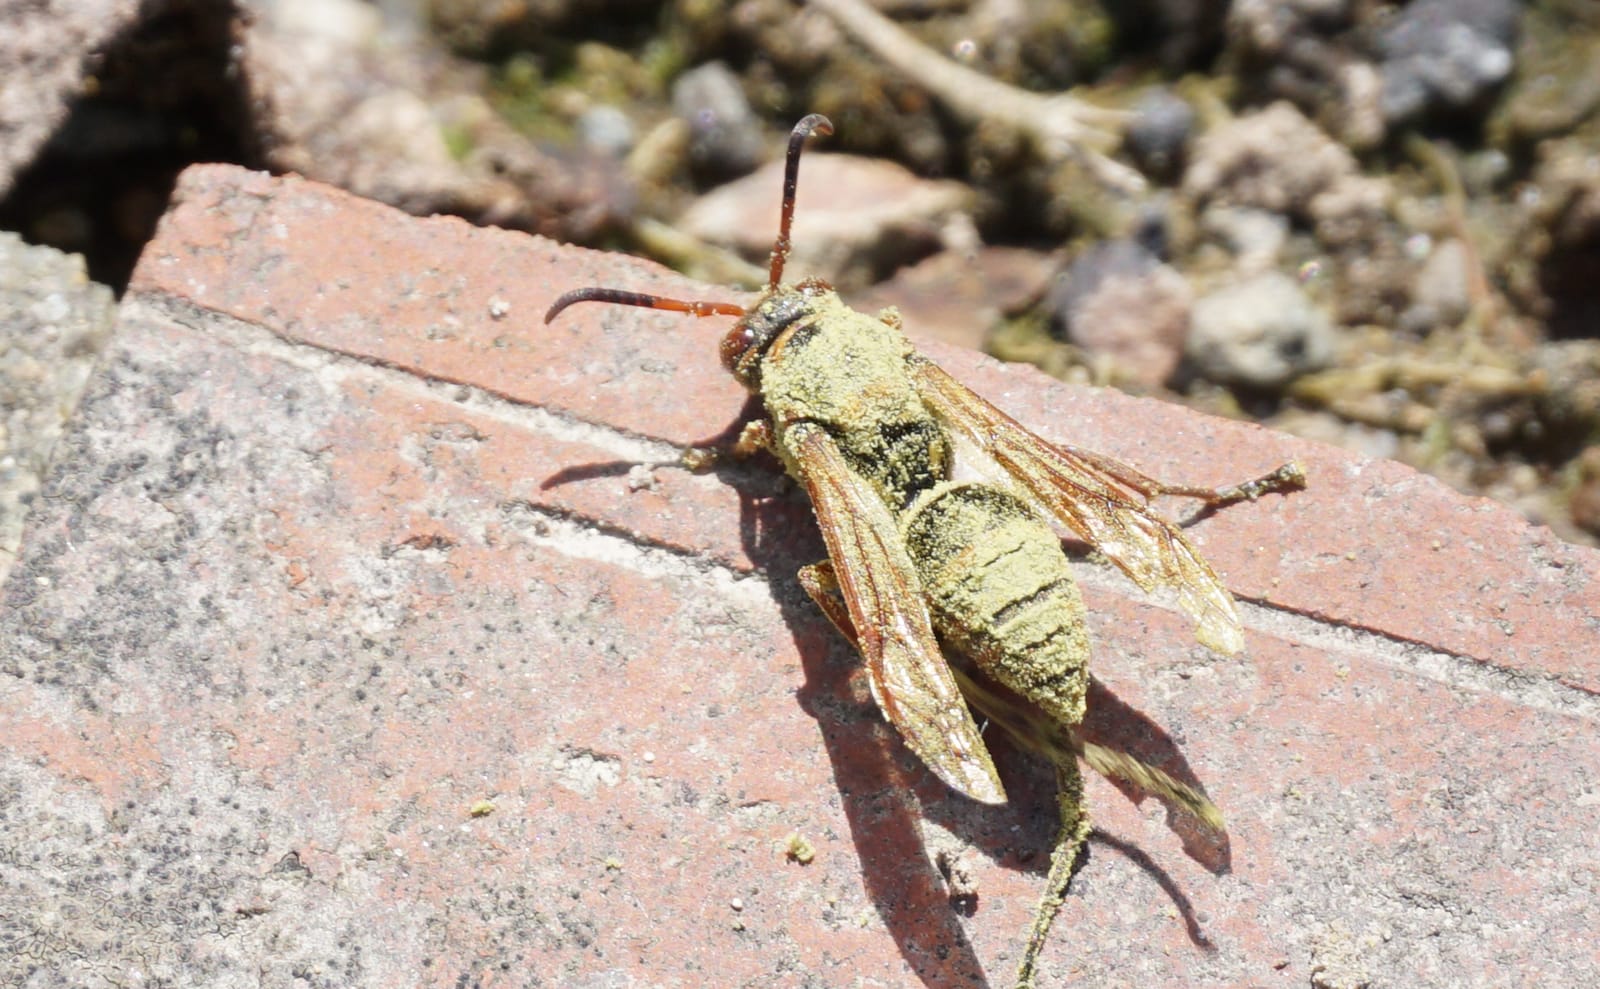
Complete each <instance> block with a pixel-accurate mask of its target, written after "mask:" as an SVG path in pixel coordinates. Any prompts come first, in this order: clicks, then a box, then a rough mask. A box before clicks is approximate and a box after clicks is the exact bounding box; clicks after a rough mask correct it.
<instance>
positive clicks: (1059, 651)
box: [901, 482, 1089, 724]
mask: <svg viewBox="0 0 1600 989" xmlns="http://www.w3.org/2000/svg"><path fill="white" fill-rule="evenodd" d="M901 531H902V534H903V538H904V541H905V545H906V548H907V549H908V550H909V552H910V555H911V559H912V561H913V563H914V564H915V565H916V568H917V576H918V577H919V578H920V580H921V581H922V585H923V590H924V592H925V593H926V594H927V597H928V604H929V610H930V612H931V613H932V617H933V626H934V629H935V630H936V631H937V632H938V633H939V636H940V637H941V638H942V639H943V640H944V641H945V643H946V644H947V645H949V646H950V647H952V648H954V649H955V650H957V651H958V652H960V653H962V654H964V655H966V656H968V657H970V658H971V659H972V661H973V662H974V663H976V664H977V666H978V667H979V669H981V670H983V672H984V673H986V674H987V675H989V676H990V677H992V678H993V679H995V680H997V681H999V682H1000V683H1003V684H1005V685H1006V686H1007V687H1010V688H1011V689H1012V690H1015V691H1016V692H1017V693H1019V694H1021V695H1023V696H1024V697H1026V698H1028V699H1029V700H1031V701H1033V702H1034V703H1036V704H1038V705H1039V706H1040V707H1041V708H1043V709H1044V710H1045V711H1047V712H1049V713H1050V714H1051V715H1052V716H1054V717H1055V718H1058V719H1060V721H1061V723H1063V724H1077V723H1079V722H1080V721H1082V720H1083V704H1084V690H1085V687H1086V685H1087V681H1088V659H1089V640H1088V635H1087V633H1086V632H1085V630H1084V624H1083V615H1084V609H1083V599H1082V598H1081V597H1080V596H1079V594H1078V587H1077V584H1076V583H1074V582H1073V579H1072V574H1071V572H1070V571H1069V570H1068V566H1067V558H1066V555H1065V554H1064V553H1063V552H1062V551H1061V542H1060V539H1059V538H1058V537H1057V536H1056V534H1055V533H1054V532H1053V531H1052V530H1051V529H1050V527H1049V526H1048V525H1046V524H1045V523H1044V522H1043V521H1041V520H1040V519H1039V517H1038V516H1036V515H1035V514H1034V513H1033V512H1032V511H1031V510H1030V509H1029V508H1028V507H1027V505H1026V504H1024V503H1023V502H1022V501H1021V500H1019V499H1018V498H1016V497H1014V496H1012V495H1010V494H1008V493H1007V492H1005V491H1002V490H1000V489H998V488H993V487H989V486H987V485H983V484H971V483H955V482H944V483H941V484H939V485H936V486H935V487H934V488H932V489H931V490H929V491H928V492H927V493H926V494H924V495H923V496H922V497H920V498H918V499H917V500H916V501H915V502H914V503H913V504H912V505H911V507H910V508H909V509H907V510H906V512H905V513H904V515H903V516H902V518H901Z"/></svg>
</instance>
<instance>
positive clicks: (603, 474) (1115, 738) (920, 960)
mask: <svg viewBox="0 0 1600 989" xmlns="http://www.w3.org/2000/svg"><path fill="white" fill-rule="evenodd" d="M759 414H760V406H759V405H758V404H756V403H754V402H751V403H749V404H747V406H746V408H745V409H744V410H743V413H742V414H741V415H740V417H739V418H737V419H735V420H734V421H733V422H732V423H731V424H730V425H729V426H728V427H727V428H726V429H725V430H723V431H721V432H720V433H718V434H717V435H715V436H713V437H709V438H707V439H706V440H705V441H703V442H702V443H700V444H696V446H697V447H702V448H709V449H720V448H726V447H727V446H729V445H730V444H731V442H732V439H733V438H734V437H736V436H737V435H738V433H739V431H740V429H741V428H742V425H743V423H744V422H745V421H748V419H750V418H753V417H756V416H758V415H759ZM641 466H647V467H650V468H652V469H664V470H683V469H687V468H685V467H684V466H683V465H682V464H681V463H679V462H676V461H673V462H667V463H650V464H641V463H640V462H638V461H632V460H614V461H598V462H593V463H587V464H574V465H571V466H568V467H563V468H562V469H560V470H558V471H556V472H555V473H553V474H551V475H550V476H548V477H546V478H545V479H544V480H543V481H541V482H540V487H541V489H546V490H548V489H550V488H555V487H559V486H562V485H566V484H574V483H583V482H586V481H592V480H603V479H606V478H617V477H625V476H627V475H629V474H630V473H631V472H633V471H634V470H636V469H637V468H639V467H641ZM701 473H709V474H711V475H713V476H715V477H716V478H717V479H718V480H720V481H721V482H723V483H725V484H728V485H729V486H730V487H732V488H733V489H734V490H735V491H736V492H737V493H738V496H739V506H740V519H739V532H740V539H741V542H742V544H743V548H744V551H745V554H746V555H747V557H748V558H749V559H750V560H751V562H752V563H754V564H755V565H756V566H757V567H758V568H759V569H760V570H761V572H762V573H763V574H765V575H766V577H767V580H768V581H769V584H770V586H771V587H772V589H773V594H774V598H775V601H776V603H777V604H778V607H779V609H780V612H781V614H782V618H783V621H784V623H785V625H786V626H787V627H788V628H789V629H790V630H791V632H792V634H793V636H794V641H795V646H796V649H797V651H798V653H799V655H800V660H801V668H802V670H803V672H804V676H805V682H804V683H803V684H801V685H799V686H798V687H797V689H796V693H795V696H796V699H797V700H798V701H799V703H800V706H801V708H802V709H803V710H804V711H805V712H806V713H807V714H809V715H810V716H811V717H813V718H815V719H816V721H817V725H818V729H819V730H820V733H821V736H822V741H823V745H824V747H825V748H826V750H827V753H828V758H829V761H830V764H831V766H832V769H833V774H834V779H835V781H836V783H837V785H838V788H839V794H840V798H841V805H842V808H843V810H844V812H845V818H846V821H847V822H848V824H849V827H850V832H851V839H852V842H853V844H854V845H855V847H856V852H857V855H858V858H859V859H860V861H861V863H862V878H863V881H864V883H865V886H866V891H867V895H868V896H869V898H870V899H871V900H872V903H873V906H874V908H875V909H876V910H877V912H878V914H879V916H880V917H881V918H882V919H883V922H884V924H885V926H886V927H887V928H888V930H889V933H890V936H891V937H892V938H893V939H894V941H895V944H896V945H897V947H898V948H899V949H900V952H901V955H902V957H903V958H904V959H905V960H906V962H907V964H908V965H910V966H911V967H912V969H913V970H914V971H916V972H917V974H918V976H919V978H920V979H921V980H922V981H923V983H924V984H925V985H928V986H947V985H948V986H956V985H960V986H973V985H988V984H990V983H989V980H988V976H987V974H986V973H985V971H984V968H983V965H982V964H981V962H980V961H979V960H978V957H977V954H976V952H975V950H974V948H973V946H972V944H971V942H970V941H969V940H968V938H967V935H966V931H965V929H964V928H963V926H962V922H961V917H962V915H966V916H972V915H974V914H976V913H978V912H981V909H982V890H981V889H979V890H978V891H977V892H976V894H973V893H971V892H969V891H965V890H961V889H958V888H956V887H955V886H954V885H953V884H952V882H951V880H950V879H949V878H948V877H947V876H946V875H944V874H943V873H941V871H940V869H939V867H938V866H936V865H935V858H936V856H935V855H930V854H928V852H929V851H930V850H929V849H928V848H927V847H926V843H925V841H924V829H923V825H922V822H923V821H924V820H928V821H932V822H934V823H935V824H937V825H938V826H939V827H940V828H942V829H944V830H945V831H947V832H948V833H950V834H951V835H952V836H954V838H955V839H956V840H957V842H959V843H960V845H961V846H962V847H970V848H973V849H976V850H978V851H979V852H981V853H982V854H983V855H984V856H986V857H987V858H989V859H992V860H994V861H997V862H1000V863H1003V864H1006V865H1008V866H1009V867H1011V868H1016V869H1025V870H1028V871H1029V872H1033V873H1036V874H1038V875H1041V876H1043V875H1044V874H1045V873H1046V872H1047V871H1048V869H1049V866H1050V851H1051V849H1052V848H1053V847H1054V845H1055V841H1056V833H1057V828H1058V827H1059V823H1058V819H1057V811H1056V804H1055V792H1056V781H1055V777H1054V774H1053V772H1052V771H1051V767H1050V765H1049V763H1048V762H1047V761H1046V760H1045V759H1043V758H1041V757H1039V756H1037V755H1035V754H1033V753H1030V752H1027V751H1024V750H1022V749H1019V748H1017V747H1016V746H1015V745H1013V744H1012V741H1011V739H1010V737H1009V736H1008V735H1007V733H1006V732H1003V731H998V730H996V731H991V732H988V733H987V734H986V735H985V742H986V744H987V745H988V746H989V747H990V749H991V751H992V752H993V753H994V755H995V757H996V762H997V763H998V765H999V768H1000V771H1001V774H1002V778H1003V779H1004V782H1005V784H1006V791H1007V793H1009V794H1010V797H1011V799H1010V800H1009V802H1007V803H1005V804H998V805H985V804H981V803H978V802H977V801H974V800H969V799H965V798H963V797H961V796H960V795H959V794H957V793H955V792H954V791H952V790H950V789H949V788H948V787H947V786H946V785H945V784H944V783H942V782H941V781H940V780H939V779H938V778H937V777H935V776H934V775H933V774H932V773H931V772H930V771H929V770H928V769H927V768H926V767H925V766H924V765H923V764H922V762H921V761H920V760H919V759H918V758H917V757H916V756H915V755H914V754H912V753H911V752H910V751H909V750H908V749H907V748H906V747H905V746H904V745H903V744H902V743H901V741H900V739H899V736H898V735H897V734H896V732H895V731H894V729H893V728H892V727H890V726H889V725H888V724H887V723H886V722H885V721H884V719H883V717H882V715H881V714H880V712H879V710H878V707H877V705H876V704H875V703H874V701H873V699H872V697H871V696H870V694H869V693H868V692H867V690H866V688H865V686H864V685H863V681H862V680H861V678H859V677H858V676H857V675H856V674H857V673H858V671H859V670H860V667H861V660H860V656H859V655H858V653H857V652H856V650H855V649H854V648H852V647H851V646H850V644H849V643H847V642H846V641H845V640H844V639H842V638H841V637H840V636H839V634H838V632H837V631H836V630H835V629H834V628H833V626H832V625H830V624H829V622H828V620H827V619H826V618H825V617H824V616H823V615H822V613H821V612H820V611H818V609H817V607H816V605H815V604H814V603H813V602H812V600H811V598H810V597H809V596H807V594H806V593H805V591H804V590H803V589H802V587H801V584H800V581H799V578H798V576H797V574H798V571H799V569H800V568H801V567H802V566H804V565H806V564H809V563H814V562H815V561H817V560H819V559H822V558H824V557H825V556H826V555H827V550H826V547H825V546H824V544H823V541H822V537H821V534H820V533H819V532H818V531H817V530H816V527H815V526H814V525H806V526H796V524H795V521H796V517H797V515H803V514H808V510H807V509H806V508H805V496H804V494H803V493H801V491H800V490H799V488H798V486H797V485H795V484H794V483H793V482H792V481H790V480H789V478H788V477H787V476H786V475H785V474H784V473H783V469H782V467H781V465H779V464H778V462H777V461H776V459H775V458H773V457H772V456H771V455H770V454H767V453H764V452H763V453H760V454H757V455H756V457H755V458H752V459H751V460H744V461H740V460H731V459H727V458H723V459H718V460H716V461H715V462H714V463H712V464H711V465H710V466H709V467H706V468H704V469H703V470H702V471H701ZM1207 514H1209V513H1207V512H1196V513H1195V514H1194V515H1192V516H1191V517H1190V518H1189V519H1187V520H1186V522H1191V523H1192V522H1194V521H1197V520H1199V519H1201V518H1204V517H1205V516H1206V515H1207ZM1064 548H1065V549H1066V550H1067V552H1068V554H1069V556H1070V557H1072V558H1073V559H1074V560H1075V561H1079V562H1081V561H1082V560H1083V559H1084V558H1086V557H1087V556H1088V555H1089V551H1088V549H1087V548H1086V547H1084V546H1083V545H1082V544H1081V543H1077V542H1076V541H1074V540H1072V539H1070V538H1069V539H1066V540H1065V541H1064ZM1102 649H1104V646H1102ZM1081 731H1082V733H1083V737H1084V738H1085V739H1087V740H1089V741H1094V742H1098V743H1100V744H1102V745H1105V746H1107V747H1108V748H1112V749H1115V750H1118V751H1121V752H1125V753H1127V754H1129V755H1131V756H1133V757H1135V758H1137V759H1139V760H1141V761H1143V762H1145V763H1147V764H1150V765H1154V766H1161V767H1162V768H1163V769H1164V770H1165V771H1166V772H1167V773H1168V774H1169V775H1171V776H1172V777H1173V778H1175V779H1176V780H1178V781H1179V782H1182V783H1185V784H1187V785H1189V786H1191V787H1193V788H1195V789H1197V790H1203V787H1202V786H1201V784H1200V781H1199V779H1198V777H1197V776H1196V775H1195V773H1194V772H1193V770H1192V769H1191V767H1190V765H1189V763H1188V761H1187V760H1186V759H1185V758H1184V757H1183V754H1182V752H1181V750H1180V748H1179V746H1178V745H1177V743H1176V741H1175V740H1174V739H1173V738H1172V736H1171V735H1170V734H1169V733H1168V732H1167V731H1165V730H1164V729H1163V728H1161V727H1160V726H1159V725H1158V724H1157V723H1156V722H1154V721H1153V720H1152V719H1151V718H1149V717H1148V716H1147V715H1145V714H1144V713H1143V712H1141V711H1139V710H1138V709H1137V708H1135V707H1134V706H1133V705H1131V704H1129V703H1127V702H1125V701H1123V700H1122V699H1121V698H1119V697H1117V695H1116V694H1115V693H1114V692H1113V691H1112V689H1111V688H1110V687H1108V686H1107V685H1106V684H1105V683H1104V682H1102V681H1101V680H1099V679H1098V678H1096V677H1095V676H1093V675H1091V676H1090V680H1089V695H1088V703H1087V711H1086V714H1085V718H1084V721H1083V724H1082V726H1081ZM1110 782H1111V783H1112V784H1113V785H1114V786H1116V787H1117V788H1118V789H1119V790H1121V791H1122V792H1123V794H1124V795H1125V796H1126V797H1127V798H1128V799H1130V800H1132V801H1134V802H1136V803H1138V802H1142V801H1143V800H1145V799H1156V800H1161V801H1162V802H1163V803H1164V804H1166V808H1167V815H1166V816H1167V820H1166V823H1167V826H1168V828H1169V829H1170V830H1172V832H1173V833H1174V834H1176V835H1177V836H1178V837H1179V839H1180V841H1181V842H1182V845H1183V849H1184V852H1185V854H1187V855H1188V856H1189V857H1190V858H1191V859H1193V860H1194V861H1196V862H1197V863H1199V864H1200V865H1201V866H1202V867H1203V868H1205V869H1207V870H1208V871H1210V872H1212V873H1213V874H1218V875H1220V874H1223V873H1226V872H1227V871H1229V869H1230V867H1231V851H1230V846H1229V842H1228V838H1227V833H1226V832H1225V831H1219V832H1213V831H1211V830H1209V829H1207V828H1206V827H1204V826H1203V825H1201V824H1199V823H1198V822H1197V821H1196V820H1195V819H1194V818H1193V816H1192V815H1191V814H1189V813H1187V812H1185V811H1184V810H1183V809H1182V808H1180V807H1178V806H1176V805H1174V804H1173V803H1172V802H1170V801H1167V800H1165V799H1164V798H1162V797H1161V796H1159V795H1156V794H1150V793H1146V792H1145V791H1144V790H1142V789H1141V788H1139V787H1138V786H1136V785H1134V784H1131V783H1127V782H1123V781H1119V780H1116V779H1111V780H1110ZM1096 845H1099V846H1102V847H1105V848H1110V849H1114V850H1116V851H1117V852H1118V853H1120V854H1122V855H1124V856H1126V857H1127V858H1128V859H1129V860H1130V861H1132V862H1133V863H1134V864H1135V865H1136V866H1138V867H1139V868H1140V869H1141V870H1142V871H1143V872H1145V873H1146V874H1147V875H1148V876H1149V877H1150V878H1151V879H1152V880H1153V881H1154V882H1155V883H1156V884H1157V885H1158V886H1159V887H1160V888H1161V889H1162V891H1163V892H1164V893H1165V894H1166V895H1167V897H1168V899H1169V900H1170V901H1171V902H1172V904H1173V907H1174V909H1175V910H1176V911H1177V912H1178V914H1179V916H1180V917H1181V918H1182V919H1183V923H1184V927H1185V930H1186V933H1187V935H1188V937H1189V939H1190V941H1191V942H1193V943H1194V944H1195V945H1196V946H1197V947H1200V948H1202V949H1204V950H1214V949H1213V947H1212V944H1211V942H1210V940H1209V939H1208V938H1207V937H1206V936H1205V933H1204V931H1203V929H1202V927H1201V924H1200V922H1199V919H1198V917H1197V916H1196V913H1195V910H1194V908H1193V905H1192V904H1191V902H1190V900H1189V898H1188V896H1187V895H1185V893H1184V892H1183V890H1182V889H1181V888H1180V886H1179V885H1178V883H1177V881H1176V880H1174V879H1173V878H1172V876H1171V875H1170V874H1168V873H1167V872H1166V871H1165V870H1164V869H1162V868H1161V866H1160V865H1159V864H1157V863H1156V862H1155V860H1154V859H1152V858H1151V857H1150V856H1149V855H1148V854H1147V853H1145V852H1144V851H1143V850H1142V849H1140V848H1139V847H1138V846H1136V845H1134V844H1133V843H1132V842H1129V841H1128V840H1126V839H1123V838H1120V837H1118V836H1116V835H1113V834H1110V833H1107V832H1105V831H1102V830H1100V829H1098V828H1096V829H1095V830H1093V831H1092V832H1091V834H1090V839H1089V848H1090V850H1091V854H1092V849H1093V847H1094V846H1096ZM1088 859H1089V856H1088V855H1085V856H1084V857H1083V858H1082V859H1081V860H1080V862H1079V869H1080V870H1081V869H1082V868H1083V867H1084V866H1085V865H1086V864H1087V862H1088ZM1074 888H1075V889H1077V888H1079V887H1077V886H1075V887H1074Z"/></svg>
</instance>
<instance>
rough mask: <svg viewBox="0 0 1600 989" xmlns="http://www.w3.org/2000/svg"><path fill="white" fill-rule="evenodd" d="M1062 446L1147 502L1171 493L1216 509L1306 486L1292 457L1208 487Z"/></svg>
mask: <svg viewBox="0 0 1600 989" xmlns="http://www.w3.org/2000/svg"><path fill="white" fill-rule="evenodd" d="M1062 449H1064V450H1066V451H1067V452H1068V453H1070V454H1071V455H1072V456H1074V457H1077V458H1079V459H1081V460H1086V461H1088V462H1089V463H1091V464H1093V465H1094V466H1095V467H1097V468H1099V469H1100V470H1101V471H1102V472H1104V473H1106V474H1108V475H1110V476H1111V477H1112V478H1113V479H1114V480H1116V482H1117V483H1118V484H1121V485H1123V486H1124V487H1126V488H1128V489H1129V490H1132V491H1136V492H1138V493H1139V494H1140V495H1142V496H1143V497H1144V499H1145V500H1146V501H1150V500H1152V499H1155V498H1159V497H1161V496H1162V495H1171V496H1173V497H1176V498H1193V499H1195V500H1196V501H1198V502H1200V503H1201V504H1202V505H1204V506H1205V507H1206V508H1207V509H1215V508H1221V507H1222V506H1224V505H1230V504H1233V503H1234V502H1236V501H1255V500H1256V499H1257V498H1260V497H1261V496H1262V495H1266V494H1272V493H1274V492H1284V491H1296V490H1299V489H1301V488H1304V487H1305V486H1306V472H1305V468H1303V467H1301V466H1300V463H1299V462H1298V461H1295V460H1291V461H1289V462H1288V463H1286V464H1283V465H1282V466H1280V467H1278V468H1277V469H1276V470H1273V471H1270V472H1268V473H1266V474H1263V475H1261V476H1260V477H1254V478H1251V479H1250V480H1248V481H1242V482H1240V483H1238V484H1229V485H1224V486H1222V487H1217V488H1207V487H1202V486H1200V485H1195V484H1169V483H1168V482H1166V481H1158V480H1156V479H1155V478H1153V477H1151V476H1150V475H1148V474H1145V473H1143V472H1141V471H1138V470H1135V469H1133V468H1132V467H1129V466H1128V465H1127V464H1125V463H1122V462H1121V461H1118V460H1113V459H1111V458H1110V457H1107V456H1103V455H1101V454H1098V453H1095V452H1094V451H1092V450H1083V449H1079V448H1078V447H1075V446H1064V447H1062Z"/></svg>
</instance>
